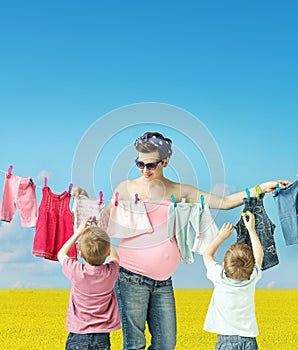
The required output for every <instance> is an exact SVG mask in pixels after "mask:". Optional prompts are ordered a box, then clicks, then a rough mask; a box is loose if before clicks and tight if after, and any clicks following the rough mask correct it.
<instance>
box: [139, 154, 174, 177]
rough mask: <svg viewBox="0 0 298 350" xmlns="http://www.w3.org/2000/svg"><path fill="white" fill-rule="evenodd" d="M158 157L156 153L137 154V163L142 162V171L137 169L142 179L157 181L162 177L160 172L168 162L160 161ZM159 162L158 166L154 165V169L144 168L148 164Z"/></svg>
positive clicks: (150, 167)
mask: <svg viewBox="0 0 298 350" xmlns="http://www.w3.org/2000/svg"><path fill="white" fill-rule="evenodd" d="M160 160H161V159H160V155H159V153H158V151H155V152H151V153H142V152H139V156H138V161H139V162H142V163H143V164H141V165H142V167H144V168H143V169H141V168H139V170H140V172H141V174H142V175H143V177H144V179H146V180H154V179H159V178H161V177H162V176H163V174H162V171H163V168H164V166H165V165H167V163H168V161H167V160H164V161H162V162H161V161H160ZM158 161H160V162H159V163H158V164H156V168H155V169H152V166H150V165H148V167H149V169H148V167H147V166H144V165H146V164H148V163H156V162H158Z"/></svg>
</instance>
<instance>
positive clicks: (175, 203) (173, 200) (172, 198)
mask: <svg viewBox="0 0 298 350" xmlns="http://www.w3.org/2000/svg"><path fill="white" fill-rule="evenodd" d="M170 197H171V200H172V202H173V203H174V207H175V208H176V207H177V202H176V199H175V197H174V195H173V194H171V195H170Z"/></svg>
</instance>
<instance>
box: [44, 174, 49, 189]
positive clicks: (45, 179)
mask: <svg viewBox="0 0 298 350" xmlns="http://www.w3.org/2000/svg"><path fill="white" fill-rule="evenodd" d="M47 186H48V178H47V177H46V176H45V178H44V187H47Z"/></svg>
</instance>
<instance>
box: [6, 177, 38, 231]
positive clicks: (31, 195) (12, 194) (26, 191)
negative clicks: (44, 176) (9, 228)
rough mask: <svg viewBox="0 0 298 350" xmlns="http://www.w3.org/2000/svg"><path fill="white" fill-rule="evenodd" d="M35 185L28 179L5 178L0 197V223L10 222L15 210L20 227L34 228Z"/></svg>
mask: <svg viewBox="0 0 298 350" xmlns="http://www.w3.org/2000/svg"><path fill="white" fill-rule="evenodd" d="M35 189H36V185H35V184H34V183H33V182H32V179H30V178H22V177H20V176H16V175H14V174H10V176H9V177H7V176H6V177H5V182H4V189H3V195H2V205H1V218H0V220H2V221H7V222H11V220H12V218H13V216H14V214H15V211H16V208H18V210H19V214H20V218H21V225H22V226H23V227H35V224H36V216H37V215H36V193H35Z"/></svg>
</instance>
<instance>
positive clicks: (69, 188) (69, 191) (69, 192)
mask: <svg viewBox="0 0 298 350" xmlns="http://www.w3.org/2000/svg"><path fill="white" fill-rule="evenodd" d="M71 190H72V184H70V185H69V187H68V193H67V195H68V197H70V196H71Z"/></svg>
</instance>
